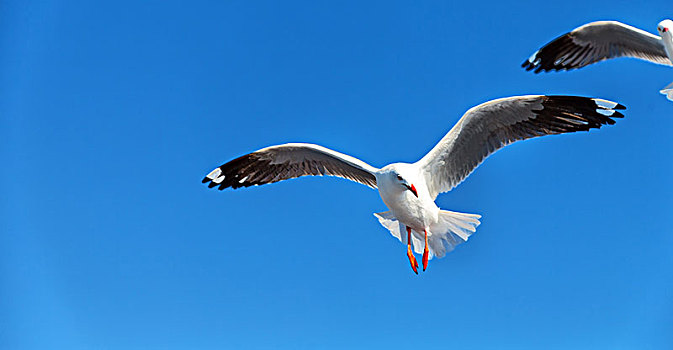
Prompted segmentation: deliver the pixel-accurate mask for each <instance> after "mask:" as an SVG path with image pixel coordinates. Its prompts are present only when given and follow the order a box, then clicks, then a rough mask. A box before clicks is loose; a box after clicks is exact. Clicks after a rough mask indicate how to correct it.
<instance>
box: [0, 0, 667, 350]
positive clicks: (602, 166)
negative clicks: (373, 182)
mask: <svg viewBox="0 0 673 350" xmlns="http://www.w3.org/2000/svg"><path fill="white" fill-rule="evenodd" d="M669 5H670V4H667V3H666V2H661V1H658V2H655V1H645V2H637V4H636V2H634V1H621V0H620V1H614V0H611V1H591V2H587V1H579V0H577V1H551V2H546V1H532V2H501V1H492V2H491V1H464V2H455V3H450V2H441V1H371V2H366V3H365V2H362V1H347V2H344V1H305V2H288V1H268V2H265V1H220V2H209V3H203V2H199V3H194V2H177V1H143V2H138V1H114V2H108V3H98V4H92V2H88V1H14V0H9V1H2V2H1V3H0V159H1V160H2V170H1V171H0V194H1V195H0V348H3V349H223V348H225V349H226V348H229V349H265V348H279V349H314V348H322V349H339V348H361V349H365V348H383V347H386V348H407V349H408V348H412V347H416V348H417V347H418V346H422V347H423V348H424V349H446V348H453V349H540V348H545V349H569V348H572V349H664V348H673V331H672V329H673V268H672V266H673V228H672V227H671V223H672V222H673V164H672V162H671V152H672V151H673V137H672V136H671V135H672V134H673V103H672V102H669V101H667V100H666V99H665V97H664V96H662V95H660V94H659V93H658V91H659V89H660V88H662V87H664V86H666V85H667V84H668V83H670V82H671V81H673V69H671V68H670V67H664V66H657V65H654V64H649V63H646V62H642V61H637V60H631V59H618V60H612V61H609V62H603V63H599V64H596V65H593V66H590V67H587V68H584V69H581V70H577V71H573V72H565V73H555V74H544V75H534V74H532V73H530V72H525V71H524V70H523V69H521V68H520V64H521V62H522V61H523V60H524V59H526V58H527V57H528V56H529V55H530V54H531V53H533V52H534V51H535V50H536V49H537V48H539V47H540V46H541V45H543V44H544V43H546V42H548V41H549V40H551V39H553V38H554V37H556V36H558V35H560V34H562V33H565V32H567V31H569V30H571V29H573V28H575V27H577V26H579V25H582V24H584V23H587V22H590V21H594V20H601V19H616V20H620V21H623V22H626V23H629V24H632V25H635V26H637V27H639V28H643V29H644V30H647V31H649V32H656V25H657V23H658V22H659V21H660V20H662V19H664V18H670V17H673V12H671V9H670V6H669ZM667 11H668V12H667ZM533 93H535V94H537V93H547V94H575V95H584V96H592V97H603V98H607V99H612V100H615V101H619V102H621V103H623V104H624V105H626V106H627V107H628V109H627V110H626V118H624V119H623V120H619V121H618V122H617V124H616V125H614V126H608V127H604V128H603V129H601V130H598V131H592V132H589V133H581V134H573V135H562V136H554V137H545V138H540V139H534V140H528V141H524V142H520V143H517V144H515V145H512V146H509V147H507V148H505V149H503V150H501V151H499V152H498V153H496V154H495V155H493V156H491V157H490V158H488V159H487V160H486V162H485V163H484V164H482V165H481V166H480V167H479V168H478V169H477V170H476V171H475V172H474V173H473V174H472V175H471V176H470V177H469V178H468V179H467V181H465V182H464V183H463V184H461V185H460V186H459V187H458V188H457V189H455V190H454V191H453V192H450V193H448V194H443V195H441V196H440V197H439V198H438V200H437V203H438V205H439V206H440V207H442V208H444V209H448V210H455V211H461V212H467V213H479V214H481V215H483V218H482V225H481V226H479V228H478V230H477V233H476V234H475V235H473V236H472V238H471V239H470V241H469V242H467V243H465V244H463V245H461V246H459V247H458V248H457V249H456V250H455V251H454V252H452V253H450V254H449V255H447V256H446V257H445V258H443V259H439V260H432V261H431V262H430V266H429V269H428V271H426V272H425V273H421V274H420V275H419V276H416V275H414V274H413V273H412V271H411V269H410V268H409V262H408V260H407V258H406V256H405V247H404V246H403V245H402V244H400V243H399V242H398V241H397V240H396V239H394V238H393V237H392V236H390V234H389V233H388V232H387V231H386V229H384V228H383V227H382V226H381V225H380V224H379V223H378V222H377V220H376V218H374V216H372V213H373V212H379V211H384V210H386V208H385V206H384V204H383V202H382V201H381V199H380V198H379V195H378V193H377V192H376V191H373V190H371V189H368V188H366V187H364V186H362V185H360V184H357V183H352V182H349V181H346V180H342V179H337V178H302V179H298V180H292V181H286V182H283V183H278V184H273V185H268V186H262V187H256V188H248V189H242V190H236V191H233V190H226V191H223V192H219V191H215V190H209V189H208V188H207V187H206V186H204V185H202V184H201V182H200V181H201V179H202V178H203V176H204V175H205V174H207V173H208V172H209V171H210V170H212V169H213V168H214V167H216V166H219V165H220V164H222V163H224V162H226V161H228V160H231V159H233V158H235V157H238V156H240V155H242V154H245V153H248V152H251V151H254V150H256V149H259V148H262V147H265V146H269V145H273V144H279V143H285V142H300V141H303V142H313V143H318V144H321V145H323V146H326V147H331V148H334V149H337V150H339V151H342V152H345V153H347V154H350V155H353V156H356V157H359V158H361V159H363V160H365V161H367V162H369V163H370V164H372V165H374V166H383V165H386V164H388V163H390V162H395V161H407V162H413V161H416V160H417V159H419V158H420V157H421V156H422V155H423V154H425V152H427V151H428V150H429V149H430V148H431V147H432V146H433V145H434V144H435V143H436V142H437V141H438V140H439V139H440V138H441V137H442V136H443V135H444V134H445V133H446V131H448V130H449V128H450V127H451V126H452V125H453V124H454V123H455V122H456V121H457V120H458V118H459V117H460V116H461V115H462V113H463V112H464V111H466V110H467V109H469V108H470V107H472V106H474V105H476V104H479V103H482V102H485V101H488V100H490V99H493V98H498V97H505V96H511V95H521V94H533Z"/></svg>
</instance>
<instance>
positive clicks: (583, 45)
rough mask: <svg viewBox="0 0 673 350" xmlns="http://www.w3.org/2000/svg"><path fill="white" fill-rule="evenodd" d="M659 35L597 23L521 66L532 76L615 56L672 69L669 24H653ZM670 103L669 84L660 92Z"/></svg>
mask: <svg viewBox="0 0 673 350" xmlns="http://www.w3.org/2000/svg"><path fill="white" fill-rule="evenodd" d="M657 31H658V32H659V35H654V34H650V33H648V32H646V31H644V30H641V29H638V28H636V27H632V26H630V25H628V24H624V23H621V22H617V21H598V22H592V23H588V24H585V25H583V26H580V27H578V28H575V29H574V30H572V31H571V32H569V33H566V34H564V35H561V36H559V37H558V38H556V39H554V40H552V41H550V42H549V43H547V44H546V45H545V46H543V47H542V48H541V49H539V50H537V51H536V52H535V53H533V54H532V55H531V56H530V58H528V59H527V60H526V61H524V62H523V63H522V64H521V66H522V67H524V68H526V70H534V72H535V73H539V72H542V71H544V72H549V71H561V70H570V69H577V68H582V67H584V66H587V65H590V64H593V63H596V62H600V61H604V60H607V59H611V58H617V57H633V58H638V59H641V60H645V61H649V62H652V63H656V64H661V65H667V66H673V32H672V31H673V21H671V20H670V19H666V20H663V21H661V22H659V24H658V25H657ZM660 92H661V93H662V94H664V95H667V97H668V99H669V100H673V83H671V84H670V85H668V86H666V87H665V88H664V89H662V90H661V91H660Z"/></svg>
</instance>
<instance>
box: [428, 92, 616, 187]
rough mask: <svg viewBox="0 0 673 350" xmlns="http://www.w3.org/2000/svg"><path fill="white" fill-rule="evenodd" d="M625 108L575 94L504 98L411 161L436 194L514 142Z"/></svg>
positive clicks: (608, 119)
mask: <svg viewBox="0 0 673 350" xmlns="http://www.w3.org/2000/svg"><path fill="white" fill-rule="evenodd" d="M624 108H625V107H624V106H622V105H620V104H618V103H615V102H611V101H606V100H600V99H592V98H587V97H576V96H541V95H538V96H518V97H508V98H503V99H498V100H493V101H490V102H486V103H483V104H481V105H479V106H476V107H474V108H472V109H470V110H469V111H467V112H466V113H465V115H463V117H462V118H461V119H460V120H459V121H458V123H457V124H456V125H455V126H454V127H453V128H452V129H451V131H449V132H448V133H447V134H446V136H444V138H442V140H441V141H440V142H439V143H438V144H437V145H436V146H435V147H434V148H433V149H432V150H431V151H430V152H429V153H428V154H427V155H425V156H424V157H423V158H422V159H421V160H419V161H418V162H417V163H416V164H417V165H418V166H419V168H420V169H421V171H422V172H423V174H424V176H425V178H426V183H427V184H428V187H429V190H430V193H431V194H432V195H433V197H436V196H437V195H438V194H439V193H441V192H447V191H450V190H451V189H452V188H454V187H455V186H457V185H458V184H459V183H461V182H462V181H463V180H464V179H465V178H466V177H467V176H468V175H469V174H470V173H471V172H472V171H473V170H474V169H475V168H476V167H477V166H478V165H479V164H480V163H481V162H482V161H483V160H484V159H485V158H486V157H488V156H489V155H490V154H491V153H493V152H495V151H496V150H498V149H500V148H502V147H504V146H506V145H508V144H510V143H512V142H515V141H518V140H525V139H529V138H533V137H537V136H543V135H555V134H563V133H571V132H576V131H585V130H589V129H593V128H596V129H598V128H600V127H601V126H602V125H605V124H614V123H615V121H614V120H613V119H614V118H622V117H623V115H622V114H621V113H620V112H618V111H616V110H618V109H624Z"/></svg>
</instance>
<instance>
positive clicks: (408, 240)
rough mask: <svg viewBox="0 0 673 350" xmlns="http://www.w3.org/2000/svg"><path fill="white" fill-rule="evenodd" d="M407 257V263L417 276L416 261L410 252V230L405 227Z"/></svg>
mask: <svg viewBox="0 0 673 350" xmlns="http://www.w3.org/2000/svg"><path fill="white" fill-rule="evenodd" d="M407 257H408V258H409V263H410V264H411V269H412V270H414V272H415V273H416V274H417V275H418V261H416V257H415V256H414V253H413V252H412V251H411V228H410V227H407Z"/></svg>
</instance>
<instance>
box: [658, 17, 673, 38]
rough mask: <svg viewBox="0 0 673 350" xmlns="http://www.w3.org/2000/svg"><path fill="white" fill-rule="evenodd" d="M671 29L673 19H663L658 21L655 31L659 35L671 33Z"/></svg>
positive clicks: (672, 28) (672, 27)
mask: <svg viewBox="0 0 673 350" xmlns="http://www.w3.org/2000/svg"><path fill="white" fill-rule="evenodd" d="M671 30H673V21H671V20H670V19H665V20H663V21H661V22H659V25H657V31H658V32H659V35H662V36H663V35H664V34H666V35H671Z"/></svg>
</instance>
